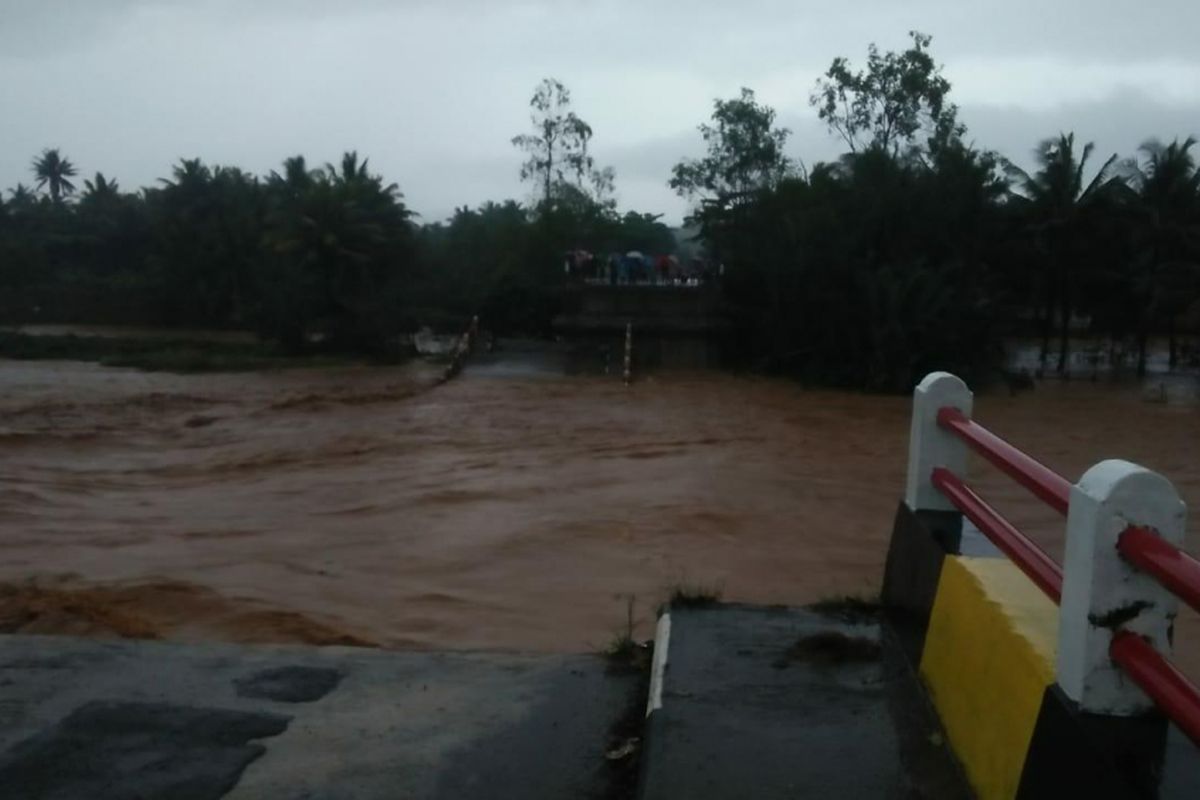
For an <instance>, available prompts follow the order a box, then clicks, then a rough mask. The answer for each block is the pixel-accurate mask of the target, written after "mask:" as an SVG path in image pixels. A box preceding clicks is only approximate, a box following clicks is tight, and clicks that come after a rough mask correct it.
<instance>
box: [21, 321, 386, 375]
mask: <svg viewBox="0 0 1200 800" xmlns="http://www.w3.org/2000/svg"><path fill="white" fill-rule="evenodd" d="M0 358H12V359H19V360H23V361H37V360H67V361H95V362H98V363H100V364H103V365H104V366H106V367H134V368H136V369H142V370H146V371H148V372H182V373H194V372H252V371H257V370H268V369H284V368H289V367H321V366H334V365H344V364H353V363H361V362H362V361H363V359H362V358H361V357H350V356H345V355H338V354H320V355H304V356H296V355H288V354H285V353H282V352H280V351H279V350H278V349H277V348H275V347H273V346H272V345H269V344H264V343H260V342H205V341H199V340H193V339H170V338H163V339H120V338H111V337H102V336H76V335H74V334H66V335H56V336H30V335H28V334H23V333H16V332H11V331H0Z"/></svg>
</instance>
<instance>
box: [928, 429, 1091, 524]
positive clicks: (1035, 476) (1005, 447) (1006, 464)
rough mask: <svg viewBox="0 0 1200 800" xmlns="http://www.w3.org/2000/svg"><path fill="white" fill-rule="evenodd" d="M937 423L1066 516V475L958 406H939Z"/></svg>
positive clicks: (1068, 497) (1069, 487)
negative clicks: (979, 421)
mask: <svg viewBox="0 0 1200 800" xmlns="http://www.w3.org/2000/svg"><path fill="white" fill-rule="evenodd" d="M937 421H938V425H940V426H941V427H943V428H945V429H946V430H948V431H951V432H952V433H954V434H956V435H957V436H958V437H959V438H960V439H962V440H963V441H965V442H966V443H967V444H969V445H970V446H971V448H972V449H973V450H975V452H977V453H979V454H980V455H981V456H983V457H984V458H986V459H987V460H988V461H990V462H992V463H993V464H995V465H996V466H997V467H999V468H1000V470H1002V471H1003V472H1004V473H1005V474H1007V475H1008V476H1009V477H1011V478H1012V479H1013V480H1015V481H1016V482H1017V483H1019V484H1021V485H1022V486H1024V487H1025V488H1026V489H1028V490H1029V491H1031V492H1033V494H1034V495H1035V496H1037V497H1038V498H1039V499H1040V500H1042V501H1043V502H1045V503H1047V504H1049V506H1050V507H1051V508H1053V509H1054V510H1055V511H1057V512H1058V513H1060V514H1062V515H1063V516H1066V514H1067V506H1069V505H1070V503H1071V484H1070V483H1069V482H1068V481H1067V479H1066V478H1064V477H1063V476H1061V475H1059V474H1058V473H1057V472H1055V471H1054V470H1052V469H1050V468H1049V467H1047V466H1046V465H1045V464H1042V463H1041V462H1040V461H1038V460H1036V459H1034V458H1032V457H1030V456H1027V455H1025V454H1024V453H1022V452H1021V451H1020V450H1018V449H1017V448H1015V447H1013V446H1012V445H1011V444H1009V443H1008V442H1006V441H1004V440H1003V439H1001V438H1000V437H999V436H997V435H996V434H994V433H992V432H991V431H989V430H988V429H987V428H985V427H983V426H982V425H980V424H979V423H977V422H974V421H973V420H971V419H968V418H967V417H966V416H965V415H964V414H963V413H962V412H961V411H959V410H958V409H957V408H952V407H949V406H947V407H946V408H942V409H939V410H938V416H937Z"/></svg>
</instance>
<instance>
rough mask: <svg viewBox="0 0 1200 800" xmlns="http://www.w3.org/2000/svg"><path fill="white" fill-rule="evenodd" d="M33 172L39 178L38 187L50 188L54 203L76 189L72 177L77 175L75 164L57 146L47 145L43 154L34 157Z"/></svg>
mask: <svg viewBox="0 0 1200 800" xmlns="http://www.w3.org/2000/svg"><path fill="white" fill-rule="evenodd" d="M32 169H33V174H34V176H35V177H36V178H37V188H39V189H42V188H47V189H49V190H50V199H51V200H53V201H54V203H56V204H57V203H60V202H62V199H63V198H64V197H66V196H67V195H69V194H71V192H73V191H75V184H73V183H71V181H70V179H71V178H73V177H75V174H76V170H75V165H74V164H72V163H71V162H70V161H69V160H68V159H66V158H64V157H63V156H62V154H61V153H59V152H58V148H57V147H47V148H46V149H45V150H43V151H42V154H41V155H40V156H38V157H37V158H35V159H33V167H32Z"/></svg>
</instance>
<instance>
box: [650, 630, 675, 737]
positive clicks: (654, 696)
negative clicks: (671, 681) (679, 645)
mask: <svg viewBox="0 0 1200 800" xmlns="http://www.w3.org/2000/svg"><path fill="white" fill-rule="evenodd" d="M670 646H671V612H670V611H665V612H663V615H662V616H661V617H659V618H658V627H657V628H656V629H655V631H654V659H653V660H652V661H651V662H650V696H649V697H648V698H646V716H647V717H649V716H650V715H651V714H652V713H654V711H656V710H657V709H660V708H662V690H663V673H665V672H666V671H667V650H668V648H670Z"/></svg>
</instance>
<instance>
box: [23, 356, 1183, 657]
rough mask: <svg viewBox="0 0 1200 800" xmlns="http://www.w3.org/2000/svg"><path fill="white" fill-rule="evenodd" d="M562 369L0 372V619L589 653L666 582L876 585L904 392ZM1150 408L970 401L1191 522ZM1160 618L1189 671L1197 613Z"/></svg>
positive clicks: (1176, 451) (983, 481)
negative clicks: (1107, 461) (1163, 495)
mask: <svg viewBox="0 0 1200 800" xmlns="http://www.w3.org/2000/svg"><path fill="white" fill-rule="evenodd" d="M552 367H553V365H551V367H546V366H545V365H541V366H539V365H538V364H537V363H536V358H534V357H532V356H530V355H529V354H527V353H524V354H522V353H514V354H513V355H512V357H511V360H509V361H506V360H505V357H503V356H502V355H501V356H498V357H496V358H494V359H493V360H492V362H491V363H486V362H485V363H482V364H479V365H477V366H471V367H469V368H468V369H467V370H466V372H465V373H463V375H462V376H461V377H459V378H458V379H456V380H454V381H451V382H449V383H446V384H441V385H439V384H438V381H437V378H438V376H439V375H440V371H441V370H440V368H439V367H437V366H434V365H429V364H425V363H420V362H417V363H413V364H409V365H406V366H400V367H388V368H384V367H339V368H323V369H313V370H307V369H305V370H300V369H296V370H279V371H272V372H262V373H251V374H221V375H202V376H181V375H173V374H164V373H143V372H138V371H135V370H127V369H113V368H106V367H101V366H97V365H92V364H83V363H77V362H63V361H59V362H17V361H0V630H2V631H8V632H13V631H21V632H34V633H74V634H84V635H100V636H105V635H107V636H111V635H117V636H134V637H145V638H168V639H190V640H196V639H220V640H226V641H240V642H310V643H317V644H333V643H340V644H360V645H375V646H381V647H391V648H401V647H421V648H434V647H436V648H488V649H521V650H541V651H585V650H597V649H601V648H603V647H604V646H605V645H606V644H607V643H608V641H609V640H610V639H611V638H612V636H613V635H614V634H615V633H617V632H618V631H621V630H623V629H624V626H625V624H626V617H627V612H628V609H629V607H630V606H629V604H630V603H632V608H633V615H634V620H635V624H636V628H637V631H636V632H637V635H639V636H644V637H648V636H649V635H650V632H651V630H652V627H653V620H654V611H655V608H656V607H657V605H658V604H659V603H660V602H661V601H662V600H663V599H664V597H665V596H666V594H667V593H668V592H669V591H670V590H671V589H672V587H674V586H677V585H681V584H683V585H688V586H701V587H708V588H712V589H718V590H719V591H720V592H721V594H722V596H723V597H724V599H726V600H736V601H748V602H755V603H786V604H800V603H806V602H811V601H815V600H818V599H822V598H827V597H831V596H841V595H864V596H866V595H871V594H873V593H875V592H877V591H878V587H879V583H880V578H881V576H882V570H883V561H884V557H885V554H886V548H887V542H888V537H889V533H890V527H891V521H892V516H893V514H894V512H895V508H896V504H897V502H898V500H899V498H900V495H901V492H902V491H903V484H904V467H905V452H906V447H907V441H906V439H907V435H908V417H909V402H908V400H907V399H906V398H903V397H879V396H870V395H863V394H851V393H841V392H831V391H816V390H811V389H805V388H803V387H801V386H799V385H796V384H794V383H790V382H785V381H777V380H769V379H764V378H748V377H738V376H733V375H728V374H722V373H703V374H700V373H691V374H687V373H662V374H659V375H651V376H646V377H645V378H644V379H642V380H640V381H638V382H636V383H635V384H634V385H633V386H631V387H626V386H624V385H622V383H621V381H620V379H619V378H616V377H607V376H602V375H601V376H596V375H592V376H573V375H568V374H565V373H564V372H563V371H562V370H561V369H555V368H552ZM1150 399H1153V400H1154V401H1155V402H1148V398H1147V394H1146V391H1145V390H1144V389H1142V388H1139V387H1133V386H1122V385H1116V384H1112V383H1109V382H1105V381H1103V380H1102V381H1099V382H1091V381H1071V382H1059V381H1045V382H1042V383H1040V384H1039V385H1038V387H1037V388H1036V389H1035V390H1033V391H1029V392H1023V393H1021V394H1019V395H1016V396H1012V395H1010V394H1009V393H1008V392H1006V391H1003V390H1001V391H996V392H993V393H985V394H982V395H981V396H979V397H978V398H977V400H976V416H977V417H978V418H979V419H980V420H982V421H984V422H985V424H987V425H988V426H989V427H991V428H992V429H993V430H995V431H997V432H999V433H1001V434H1002V435H1004V436H1005V437H1006V438H1008V439H1009V440H1011V441H1013V442H1014V443H1016V444H1018V445H1019V446H1021V447H1023V448H1024V449H1026V450H1027V451H1029V452H1031V453H1032V454H1034V455H1035V456H1036V457H1038V458H1040V459H1041V460H1043V461H1044V462H1045V463H1047V464H1048V465H1049V466H1051V467H1053V468H1055V469H1057V470H1058V471H1060V472H1061V473H1063V474H1064V475H1066V476H1068V477H1069V478H1070V479H1071V480H1075V479H1076V478H1078V476H1079V475H1080V474H1081V473H1082V471H1083V470H1084V469H1086V468H1087V467H1088V466H1089V465H1091V464H1092V463H1094V462H1096V461H1098V460H1100V459H1102V458H1109V457H1121V458H1126V459H1129V460H1132V461H1138V462H1140V463H1143V464H1145V465H1147V466H1149V467H1151V468H1153V469H1156V470H1159V471H1160V472H1162V473H1164V474H1165V475H1166V476H1168V477H1169V478H1170V479H1171V480H1173V481H1174V482H1175V484H1176V486H1177V487H1178V488H1179V490H1180V491H1181V492H1182V494H1183V495H1184V498H1185V499H1186V500H1187V501H1188V504H1189V507H1190V508H1192V509H1194V511H1193V518H1195V515H1196V514H1200V456H1198V455H1197V452H1198V450H1197V447H1198V445H1200V410H1198V409H1197V408H1196V406H1195V403H1194V398H1190V397H1189V398H1185V399H1184V400H1182V401H1177V399H1176V398H1175V397H1173V396H1171V397H1168V396H1167V395H1166V394H1164V395H1163V396H1162V397H1154V398H1150ZM1162 400H1165V401H1166V402H1161V401H1162ZM971 478H972V480H973V482H975V483H976V484H977V486H978V487H979V489H980V491H981V493H983V494H984V495H985V496H986V497H988V498H989V499H991V500H992V501H993V502H994V504H995V505H996V506H998V507H999V508H1000V509H1001V510H1002V511H1004V512H1005V513H1007V514H1008V515H1009V516H1010V518H1011V519H1012V520H1013V521H1014V522H1015V523H1016V524H1017V525H1018V526H1019V527H1021V528H1023V529H1024V530H1026V531H1028V532H1029V533H1030V534H1031V535H1032V536H1034V538H1035V539H1037V540H1038V541H1039V542H1041V543H1042V544H1043V545H1045V546H1046V547H1047V548H1048V549H1049V550H1050V552H1051V553H1052V554H1053V555H1054V556H1055V557H1056V558H1061V553H1062V529H1063V525H1062V522H1061V519H1059V518H1057V516H1056V515H1055V514H1054V513H1053V512H1052V511H1050V510H1049V509H1048V508H1046V507H1044V506H1041V505H1040V504H1039V503H1038V502H1036V501H1034V500H1032V499H1030V498H1028V497H1027V495H1025V494H1024V492H1023V490H1021V489H1020V488H1018V487H1017V486H1016V485H1015V484H1013V483H1012V482H1011V481H1009V480H1007V479H1006V478H1004V477H1003V476H1001V475H999V474H998V473H997V472H996V471H995V470H992V469H989V468H987V467H986V465H984V464H982V463H974V464H973V466H972V475H971ZM1189 527H1190V531H1191V532H1190V534H1189V540H1188V548H1189V549H1190V550H1191V551H1192V552H1193V553H1195V552H1197V551H1198V549H1200V537H1197V535H1196V533H1195V531H1196V529H1197V527H1198V526H1197V525H1196V523H1195V522H1193V523H1192V524H1191V525H1190V526H1189ZM1179 627H1180V630H1179V631H1177V641H1178V642H1179V645H1180V649H1179V652H1178V654H1177V655H1178V657H1177V661H1178V663H1179V664H1180V666H1181V667H1182V668H1183V669H1184V670H1185V671H1187V672H1188V673H1189V674H1191V675H1193V676H1196V677H1200V623H1198V620H1197V618H1196V617H1195V616H1194V615H1191V614H1181V617H1180V622H1179Z"/></svg>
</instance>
